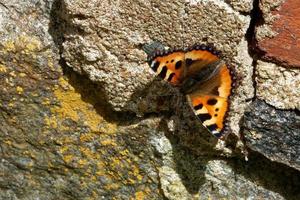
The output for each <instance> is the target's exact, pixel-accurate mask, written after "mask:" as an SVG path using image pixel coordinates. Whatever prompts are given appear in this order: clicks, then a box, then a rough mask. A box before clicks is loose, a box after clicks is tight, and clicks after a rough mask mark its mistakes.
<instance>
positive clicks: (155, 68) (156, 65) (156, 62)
mask: <svg viewBox="0 0 300 200" xmlns="http://www.w3.org/2000/svg"><path fill="white" fill-rule="evenodd" d="M153 62H155V63H154V65H153V67H152V69H153V71H155V72H156V71H157V69H158V67H159V64H160V63H159V62H158V61H153Z"/></svg>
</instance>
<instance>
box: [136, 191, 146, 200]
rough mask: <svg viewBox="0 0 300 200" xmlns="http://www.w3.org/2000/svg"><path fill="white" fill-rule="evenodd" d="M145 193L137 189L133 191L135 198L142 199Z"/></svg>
mask: <svg viewBox="0 0 300 200" xmlns="http://www.w3.org/2000/svg"><path fill="white" fill-rule="evenodd" d="M144 199H145V193H144V192H143V191H138V192H136V193H135V200H144Z"/></svg>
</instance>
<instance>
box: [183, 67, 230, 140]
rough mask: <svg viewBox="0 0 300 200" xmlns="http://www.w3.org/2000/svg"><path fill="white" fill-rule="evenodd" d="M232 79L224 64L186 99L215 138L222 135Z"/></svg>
mask: <svg viewBox="0 0 300 200" xmlns="http://www.w3.org/2000/svg"><path fill="white" fill-rule="evenodd" d="M231 85H232V77H231V75H230V71H229V69H228V68H227V66H226V65H225V64H223V66H221V67H220V69H219V70H218V72H217V73H216V74H214V76H212V77H211V78H210V79H208V80H207V81H205V82H204V83H202V84H201V85H199V89H198V90H195V91H193V92H192V93H191V94H188V95H187V99H188V101H189V103H190V105H191V107H192V108H193V110H194V113H195V114H196V115H197V116H198V118H199V119H200V121H201V122H202V124H203V125H204V126H205V127H206V128H207V129H208V130H209V131H210V132H211V133H212V134H213V135H215V136H216V137H218V138H220V137H221V136H222V135H223V134H224V128H225V117H226V115H227V112H228V110H229V103H228V99H229V96H230V95H231V88H232V86H231Z"/></svg>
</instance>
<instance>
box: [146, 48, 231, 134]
mask: <svg viewBox="0 0 300 200" xmlns="http://www.w3.org/2000/svg"><path fill="white" fill-rule="evenodd" d="M148 63H149V65H150V67H151V68H152V69H153V71H154V72H155V73H156V74H157V75H158V76H159V77H161V78H162V79H164V80H165V81H167V82H169V83H170V84H172V85H174V86H176V87H179V90H180V92H181V93H183V94H184V95H186V98H187V101H188V102H189V104H190V106H191V107H192V109H193V111H194V113H195V115H196V116H197V117H198V119H199V120H200V121H201V122H202V124H203V125H204V126H205V127H206V128H207V129H208V130H209V131H210V132H211V133H212V134H213V135H215V136H216V137H218V138H220V137H221V136H222V135H223V133H224V130H225V118H226V115H227V113H228V110H229V97H230V95H231V90H232V85H233V84H232V83H233V75H232V73H231V71H230V69H229V68H228V67H227V65H226V64H225V62H224V61H223V60H222V59H220V58H219V52H217V51H215V50H214V49H213V48H211V47H207V46H204V45H195V46H193V47H191V48H189V49H187V50H174V51H156V52H155V53H154V54H152V55H151V56H149V59H148Z"/></svg>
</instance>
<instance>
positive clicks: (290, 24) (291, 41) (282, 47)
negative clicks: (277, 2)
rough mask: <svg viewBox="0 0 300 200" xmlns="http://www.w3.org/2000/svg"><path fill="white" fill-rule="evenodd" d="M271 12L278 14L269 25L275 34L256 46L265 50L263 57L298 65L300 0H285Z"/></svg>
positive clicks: (299, 52) (288, 64) (289, 64)
mask: <svg viewBox="0 0 300 200" xmlns="http://www.w3.org/2000/svg"><path fill="white" fill-rule="evenodd" d="M262 6H263V5H262ZM272 14H276V15H279V18H278V19H276V20H275V21H274V23H273V24H272V25H271V29H272V30H273V31H275V32H276V33H277V35H276V36H275V37H273V38H264V39H263V40H261V41H259V42H258V48H259V49H260V50H262V51H264V52H265V55H264V56H263V58H265V59H266V60H271V61H275V62H279V63H281V64H284V65H285V66H292V67H300V0H286V1H285V2H284V3H283V4H282V5H281V7H280V8H279V10H277V11H273V12H272Z"/></svg>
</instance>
